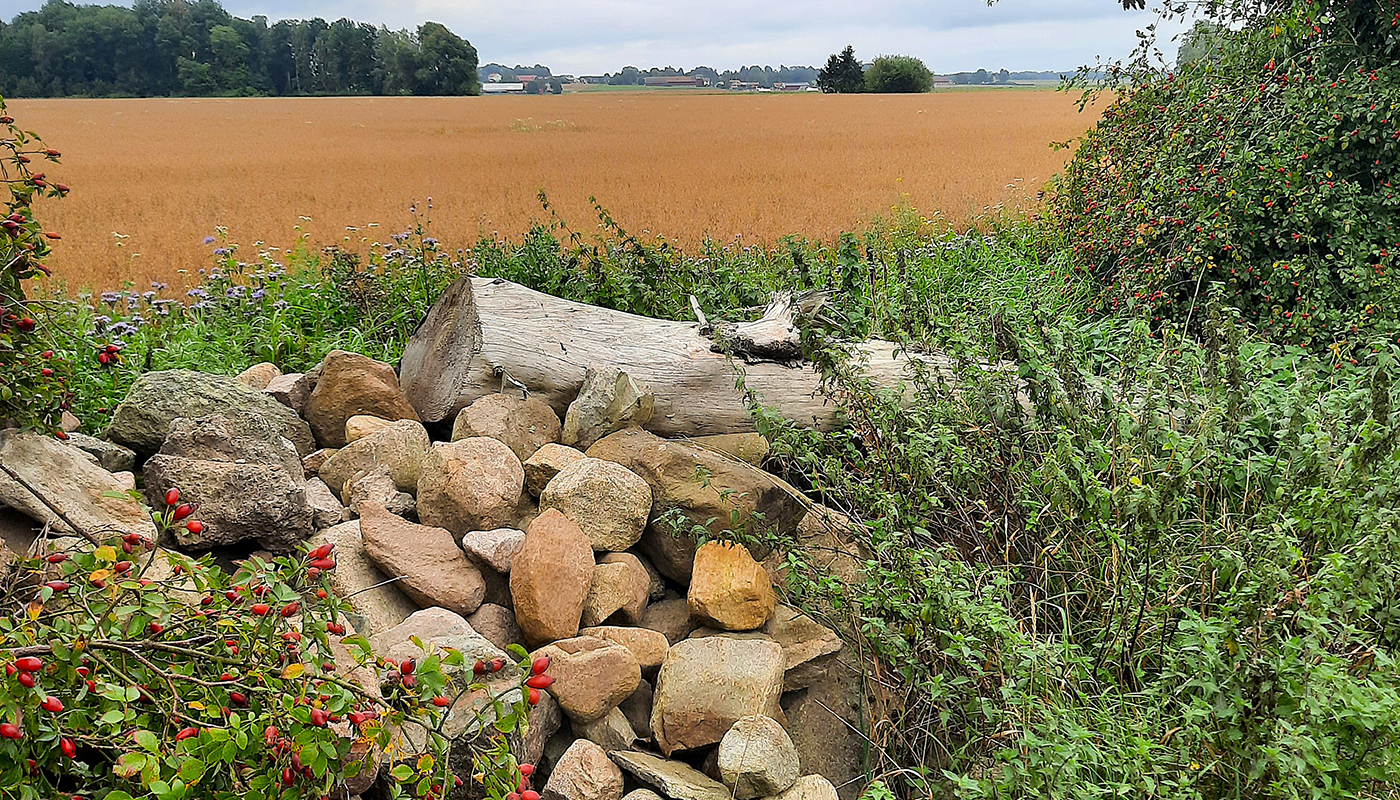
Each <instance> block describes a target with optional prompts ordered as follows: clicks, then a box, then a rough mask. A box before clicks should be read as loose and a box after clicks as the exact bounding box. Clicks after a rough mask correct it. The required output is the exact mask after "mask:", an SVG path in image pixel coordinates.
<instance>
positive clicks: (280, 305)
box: [272, 300, 289, 309]
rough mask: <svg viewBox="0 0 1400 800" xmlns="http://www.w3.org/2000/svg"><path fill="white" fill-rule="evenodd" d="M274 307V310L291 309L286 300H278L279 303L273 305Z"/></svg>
mask: <svg viewBox="0 0 1400 800" xmlns="http://www.w3.org/2000/svg"><path fill="white" fill-rule="evenodd" d="M272 307H273V308H276V309H283V308H288V307H289V304H288V303H287V301H286V300H278V301H277V302H275V303H273V304H272Z"/></svg>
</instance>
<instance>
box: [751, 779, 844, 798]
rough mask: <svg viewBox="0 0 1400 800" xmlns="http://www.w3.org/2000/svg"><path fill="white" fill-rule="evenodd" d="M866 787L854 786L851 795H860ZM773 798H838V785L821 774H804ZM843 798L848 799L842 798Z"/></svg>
mask: <svg viewBox="0 0 1400 800" xmlns="http://www.w3.org/2000/svg"><path fill="white" fill-rule="evenodd" d="M863 788H864V787H861V786H856V787H854V789H853V791H852V793H851V795H850V796H852V797H859V796H860V792H861V790H862V789H863ZM773 800H838V798H837V793H836V787H835V786H832V785H831V781H829V780H827V779H826V778H824V777H822V776H821V775H803V776H802V777H801V778H798V779H797V782H796V783H794V784H793V785H792V787H791V788H789V789H788V790H787V791H785V792H783V793H782V794H779V795H777V796H776V797H774V798H773ZM842 800H846V799H845V798H842Z"/></svg>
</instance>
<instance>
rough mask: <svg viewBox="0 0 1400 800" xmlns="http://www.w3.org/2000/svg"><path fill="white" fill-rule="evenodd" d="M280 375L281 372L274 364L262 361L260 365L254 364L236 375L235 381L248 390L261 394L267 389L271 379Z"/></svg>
mask: <svg viewBox="0 0 1400 800" xmlns="http://www.w3.org/2000/svg"><path fill="white" fill-rule="evenodd" d="M281 374H282V370H280V369H278V368H277V365H276V364H273V363H271V362H268V361H264V362H262V363H260V364H254V365H253V366H251V367H249V368H247V369H245V370H243V371H242V372H240V373H238V375H237V380H238V382H239V383H241V384H243V385H244V386H247V387H248V388H249V389H257V390H258V391H260V392H261V391H263V390H264V389H266V388H267V384H268V383H270V382H271V381H272V379H273V378H276V377H277V376H279V375H281Z"/></svg>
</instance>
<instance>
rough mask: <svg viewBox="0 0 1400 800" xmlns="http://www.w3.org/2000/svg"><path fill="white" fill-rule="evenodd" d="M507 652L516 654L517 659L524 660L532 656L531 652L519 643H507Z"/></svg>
mask: <svg viewBox="0 0 1400 800" xmlns="http://www.w3.org/2000/svg"><path fill="white" fill-rule="evenodd" d="M506 652H507V653H510V654H511V655H512V656H515V660H516V661H524V660H525V659H527V658H529V657H530V652H529V651H528V650H526V649H525V648H523V647H521V646H520V645H518V644H511V645H506Z"/></svg>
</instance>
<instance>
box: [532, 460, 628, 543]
mask: <svg viewBox="0 0 1400 800" xmlns="http://www.w3.org/2000/svg"><path fill="white" fill-rule="evenodd" d="M540 508H541V509H546V508H557V509H559V510H560V511H561V512H563V514H564V516H566V517H568V518H569V519H571V520H573V521H574V522H575V523H577V524H578V526H579V527H580V528H582V529H583V532H584V533H585V534H586V535H587V536H588V540H589V541H591V542H592V543H593V549H594V550H600V551H614V552H621V551H623V550H626V549H627V548H629V547H631V546H632V545H634V544H636V543H637V540H638V539H640V538H642V530H643V529H645V528H646V525H647V516H648V515H649V514H650V513H651V488H650V487H649V486H647V482H646V481H644V480H642V479H641V478H639V477H637V476H636V475H635V474H634V473H632V472H631V471H630V470H628V469H627V468H626V467H624V466H622V465H620V464H616V463H614V462H612V461H603V460H601V459H597V458H583V459H580V460H578V461H575V462H573V463H571V464H569V465H567V466H565V467H564V468H563V469H562V470H560V471H559V474H558V475H555V476H554V479H553V480H551V481H550V482H549V484H548V485H546V486H545V487H544V491H543V492H541V493H540Z"/></svg>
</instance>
